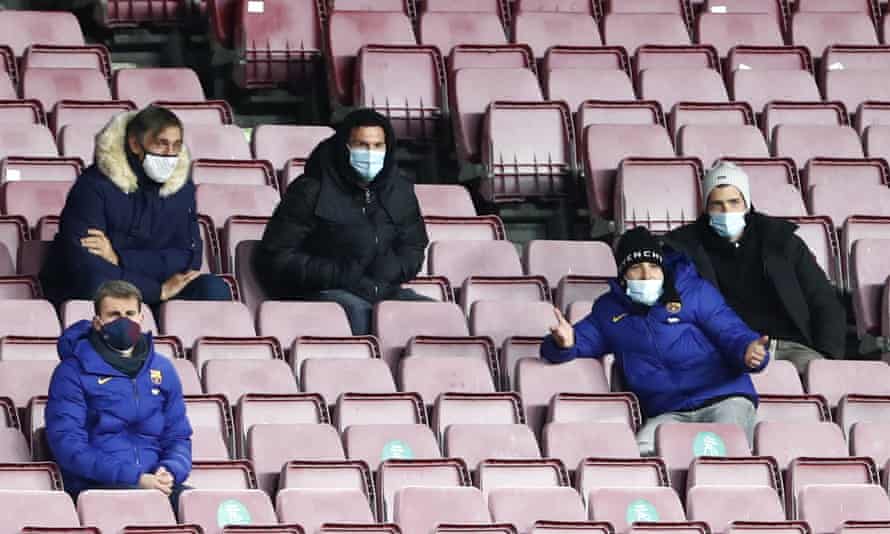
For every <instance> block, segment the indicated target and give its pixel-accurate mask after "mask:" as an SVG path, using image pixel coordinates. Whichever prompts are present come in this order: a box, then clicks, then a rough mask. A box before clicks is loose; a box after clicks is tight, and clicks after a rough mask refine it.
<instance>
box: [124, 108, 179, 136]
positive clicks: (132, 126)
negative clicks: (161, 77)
mask: <svg viewBox="0 0 890 534" xmlns="http://www.w3.org/2000/svg"><path fill="white" fill-rule="evenodd" d="M171 127H176V128H179V130H180V131H182V130H183V127H182V121H181V120H179V117H177V116H176V114H175V113H173V112H172V111H170V110H169V109H167V108H162V107H160V106H148V107H146V108H144V109H143V110H141V111H140V112H139V113H137V114H136V115H134V116H133V118H132V119H130V122H129V123H128V124H127V133H126V135H127V139H129V138H131V137H135V138H136V139H137V140H139V142H140V143H141V142H142V141H143V140H144V139H145V136H146V135H147V134H152V135H156V134H157V133H158V132H160V131H162V130H165V129H167V128H171Z"/></svg>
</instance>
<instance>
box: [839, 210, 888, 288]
mask: <svg viewBox="0 0 890 534" xmlns="http://www.w3.org/2000/svg"><path fill="white" fill-rule="evenodd" d="M888 223H890V218H888V217H857V216H853V217H848V218H847V220H846V221H845V222H844V224H843V227H842V228H838V232H839V233H840V237H841V246H840V257H841V260H842V262H841V263H842V264H843V271H844V273H845V274H846V278H845V281H844V283H845V284H846V287H847V289H848V290H850V291H855V290H856V280H854V279H853V276H852V268H851V262H850V260H851V257H852V255H853V245H854V244H855V243H856V242H857V241H859V240H860V239H890V231H888V229H890V227H888V226H887V224H888Z"/></svg>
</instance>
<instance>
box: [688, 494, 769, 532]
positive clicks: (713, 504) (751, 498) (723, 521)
mask: <svg viewBox="0 0 890 534" xmlns="http://www.w3.org/2000/svg"><path fill="white" fill-rule="evenodd" d="M686 508H687V510H688V512H689V519H690V520H693V521H704V522H706V523H707V524H708V525H709V526H710V527H711V531H712V532H715V533H722V532H726V530H727V529H728V528H729V526H730V523H732V522H733V521H764V522H765V521H784V520H785V512H784V510H783V509H782V503H781V501H780V500H779V496H778V495H777V494H776V490H774V489H772V488H769V487H763V486H751V487H745V486H697V487H694V488H691V489H690V490H689V495H688V496H687V498H686Z"/></svg>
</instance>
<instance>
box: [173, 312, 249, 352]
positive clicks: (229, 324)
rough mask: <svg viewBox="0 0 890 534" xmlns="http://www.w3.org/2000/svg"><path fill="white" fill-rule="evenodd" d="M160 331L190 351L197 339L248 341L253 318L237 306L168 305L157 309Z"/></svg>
mask: <svg viewBox="0 0 890 534" xmlns="http://www.w3.org/2000/svg"><path fill="white" fill-rule="evenodd" d="M161 331H162V332H163V333H164V334H165V335H173V336H177V337H178V338H179V339H181V340H182V343H183V345H185V346H186V347H187V348H191V347H192V346H193V345H194V344H195V341H196V340H197V339H198V338H200V337H206V336H218V337H252V336H255V335H256V330H255V329H254V326H253V318H252V317H251V315H250V312H249V311H248V309H247V307H246V306H245V305H244V304H242V303H240V302H196V301H176V300H173V301H170V302H165V303H164V304H163V305H162V306H161Z"/></svg>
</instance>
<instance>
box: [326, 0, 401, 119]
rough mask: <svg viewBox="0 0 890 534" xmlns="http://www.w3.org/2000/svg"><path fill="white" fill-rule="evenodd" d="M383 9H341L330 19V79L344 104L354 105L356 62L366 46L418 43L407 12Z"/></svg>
mask: <svg viewBox="0 0 890 534" xmlns="http://www.w3.org/2000/svg"><path fill="white" fill-rule="evenodd" d="M400 4H401V2H400ZM382 9H383V7H382V6H381V10H380V11H377V10H374V11H346V10H343V9H341V8H340V7H339V6H338V7H337V8H335V9H334V12H333V13H331V14H330V16H329V17H328V31H327V33H326V43H325V46H326V50H327V54H328V57H329V58H330V61H331V64H330V66H329V67H328V68H329V71H330V74H329V78H330V79H331V90H332V91H333V95H334V98H335V99H336V101H338V102H340V103H342V104H348V103H350V102H351V99H352V89H353V87H354V85H353V76H354V72H355V61H356V57H357V55H358V52H359V50H360V49H361V48H362V47H363V46H365V45H370V44H375V45H401V46H411V45H414V44H416V43H417V41H416V39H415V37H414V30H413V28H412V21H411V18H410V17H409V16H408V14H407V13H405V12H403V11H402V10H399V11H383V10H382Z"/></svg>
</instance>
